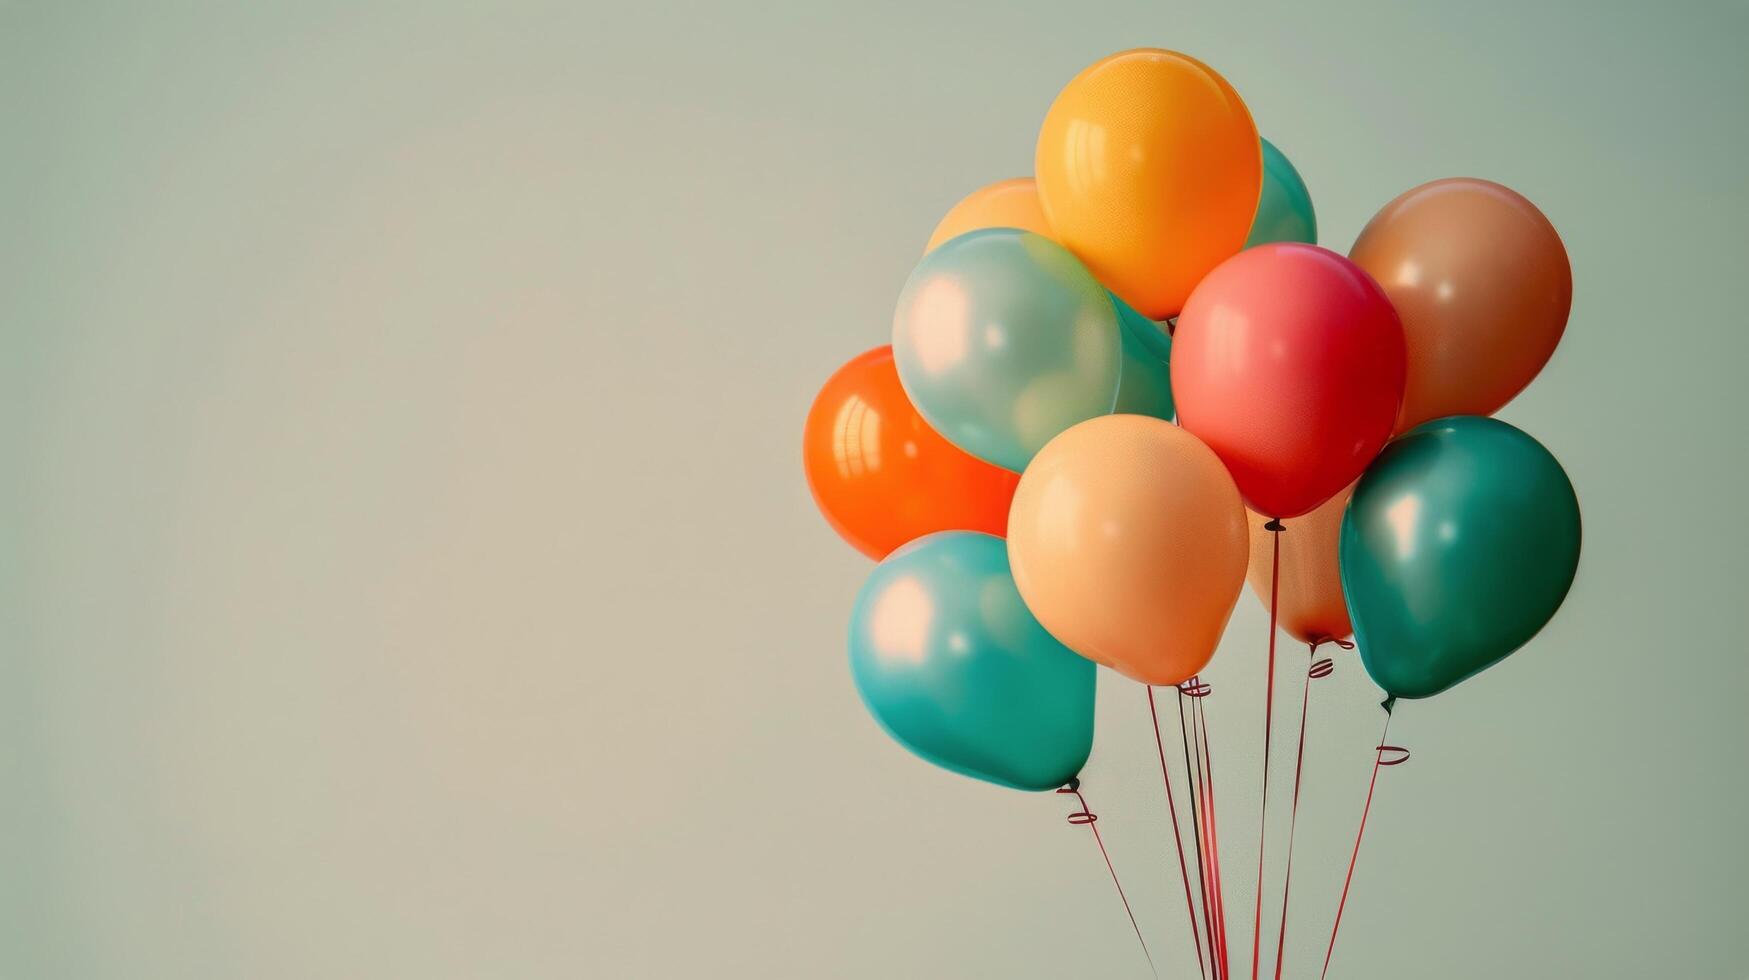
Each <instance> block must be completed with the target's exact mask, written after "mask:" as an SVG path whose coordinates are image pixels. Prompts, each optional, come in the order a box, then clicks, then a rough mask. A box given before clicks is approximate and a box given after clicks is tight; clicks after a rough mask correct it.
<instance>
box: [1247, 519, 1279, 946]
mask: <svg viewBox="0 0 1749 980" xmlns="http://www.w3.org/2000/svg"><path fill="white" fill-rule="evenodd" d="M1263 528H1264V530H1266V531H1268V532H1269V540H1270V559H1269V667H1268V670H1269V675H1268V682H1267V683H1266V684H1265V685H1264V688H1263V690H1264V694H1263V801H1262V802H1261V803H1259V804H1258V806H1257V907H1256V909H1255V910H1254V911H1253V912H1252V914H1251V980H1257V970H1258V967H1259V962H1258V961H1259V959H1260V958H1261V954H1260V952H1259V950H1260V949H1261V948H1262V942H1263V844H1264V841H1266V840H1267V839H1268V837H1269V835H1268V830H1269V736H1270V722H1271V720H1272V717H1273V716H1274V714H1275V617H1276V604H1277V600H1278V599H1279V597H1280V593H1281V532H1282V531H1283V530H1284V528H1283V527H1282V524H1281V519H1280V518H1275V519H1273V520H1271V521H1270V522H1269V523H1268V524H1265V525H1263ZM1277 975H1278V976H1279V975H1280V968H1279V964H1278V966H1277Z"/></svg>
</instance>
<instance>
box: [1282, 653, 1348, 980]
mask: <svg viewBox="0 0 1749 980" xmlns="http://www.w3.org/2000/svg"><path fill="white" fill-rule="evenodd" d="M1319 642H1322V641H1313V643H1312V644H1311V649H1310V651H1309V653H1310V656H1311V657H1312V663H1311V666H1310V667H1308V668H1307V669H1306V679H1305V686H1304V687H1302V688H1301V689H1300V740H1299V743H1300V744H1299V748H1298V749H1297V750H1296V751H1295V753H1294V797H1293V805H1292V807H1291V808H1290V809H1289V811H1288V819H1287V862H1286V863H1287V867H1286V870H1285V871H1283V872H1282V876H1281V929H1280V930H1279V931H1278V932H1276V934H1275V980H1281V961H1282V952H1283V950H1285V949H1286V947H1287V897H1288V890H1289V889H1290V888H1291V887H1292V886H1293V880H1294V830H1295V828H1297V827H1298V826H1299V822H1300V772H1301V770H1302V769H1303V768H1304V766H1305V764H1306V711H1307V708H1308V707H1310V705H1311V701H1312V680H1313V678H1317V677H1329V676H1330V672H1331V671H1332V670H1334V669H1335V666H1336V665H1335V664H1334V663H1333V662H1332V661H1331V660H1330V658H1329V657H1325V658H1324V659H1322V660H1319V659H1317V657H1318V643H1319Z"/></svg>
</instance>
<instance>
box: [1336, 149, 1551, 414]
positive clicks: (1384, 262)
mask: <svg viewBox="0 0 1749 980" xmlns="http://www.w3.org/2000/svg"><path fill="white" fill-rule="evenodd" d="M1349 256H1350V257H1351V258H1353V259H1354V262H1355V264H1356V265H1359V266H1360V267H1361V268H1363V269H1365V270H1366V271H1367V272H1368V273H1369V274H1371V275H1372V277H1373V278H1374V279H1377V280H1378V283H1379V285H1380V286H1383V287H1384V290H1385V294H1386V295H1388V296H1390V298H1391V303H1392V305H1394V306H1396V308H1397V316H1398V317H1399V318H1400V319H1401V320H1402V321H1403V337H1404V340H1406V341H1407V343H1408V351H1409V375H1408V384H1407V386H1406V387H1405V388H1404V391H1403V409H1402V411H1401V413H1400V414H1399V415H1398V416H1397V428H1396V431H1397V432H1399V433H1401V432H1405V431H1407V430H1409V429H1411V428H1413V427H1415V426H1417V425H1420V424H1421V423H1422V422H1425V421H1427V420H1428V419H1436V418H1442V417H1444V416H1447V415H1492V414H1494V413H1495V412H1497V411H1499V410H1500V409H1501V408H1502V407H1503V406H1504V405H1505V404H1506V403H1507V402H1509V401H1511V400H1512V399H1513V397H1514V396H1515V395H1517V394H1518V393H1519V392H1520V391H1523V390H1524V386H1525V385H1527V384H1530V382H1531V379H1532V378H1535V377H1536V376H1537V373H1538V372H1540V371H1541V370H1542V369H1543V365H1544V364H1547V363H1548V360H1549V355H1551V354H1553V353H1554V352H1555V345H1556V344H1558V343H1560V342H1561V334H1562V333H1563V332H1564V331H1565V330H1566V328H1567V313H1568V312H1569V310H1570V309H1571V308H1572V305H1573V268H1572V266H1571V265H1570V264H1569V263H1568V261H1567V249H1566V247H1565V246H1563V245H1562V244H1561V236H1560V235H1559V234H1557V233H1556V232H1555V226H1554V225H1552V224H1550V223H1549V219H1548V218H1547V217H1545V216H1544V215H1543V213H1542V212H1541V211H1539V210H1537V207H1536V205H1534V204H1532V203H1530V202H1529V201H1527V200H1525V199H1524V197H1522V196H1521V195H1519V194H1518V193H1517V192H1515V191H1513V190H1511V189H1510V188H1506V187H1502V186H1500V185H1499V184H1496V183H1493V182H1491V181H1486V180H1477V179H1474V178H1470V177H1454V178H1450V179H1447V180H1436V181H1434V182H1432V183H1430V184H1422V185H1421V186H1420V187H1417V188H1415V189H1414V190H1411V191H1408V192H1407V193H1405V194H1403V195H1402V196H1400V197H1398V198H1397V199H1396V200H1394V201H1392V202H1391V203H1389V204H1387V205H1385V206H1384V209H1383V210H1381V211H1380V212H1379V213H1378V214H1377V215H1375V216H1374V217H1373V219H1372V221H1371V222H1369V223H1368V224H1367V226H1366V228H1365V229H1363V230H1362V231H1361V233H1360V237H1359V238H1358V239H1356V240H1355V242H1354V248H1353V249H1352V250H1351V251H1350V252H1349Z"/></svg>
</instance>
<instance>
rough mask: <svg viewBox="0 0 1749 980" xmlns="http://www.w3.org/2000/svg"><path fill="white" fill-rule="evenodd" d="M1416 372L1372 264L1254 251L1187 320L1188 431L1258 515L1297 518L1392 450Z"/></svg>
mask: <svg viewBox="0 0 1749 980" xmlns="http://www.w3.org/2000/svg"><path fill="white" fill-rule="evenodd" d="M1405 360H1406V358H1405V354H1404V343H1403V326H1402V324H1401V323H1399V322H1398V320H1397V312H1396V310H1395V309H1393V308H1392V307H1391V301H1390V300H1389V299H1388V298H1387V297H1386V296H1385V293H1384V290H1382V289H1380V288H1379V285H1378V283H1376V282H1374V281H1373V280H1372V277H1371V276H1369V275H1367V274H1366V273H1365V272H1364V271H1362V270H1361V268H1360V267H1359V266H1357V265H1355V264H1354V263H1353V262H1350V261H1349V260H1348V259H1346V258H1343V257H1342V256H1340V255H1337V254H1336V253H1335V252H1332V251H1329V250H1328V249H1322V248H1319V247H1317V246H1316V245H1300V244H1297V243H1282V244H1277V245H1263V246H1259V247H1257V248H1252V249H1247V250H1246V251H1243V252H1240V253H1239V254H1238V255H1235V256H1233V257H1232V258H1230V259H1228V260H1226V261H1225V262H1223V263H1221V264H1220V265H1219V266H1216V267H1215V270H1214V271H1213V272H1210V273H1209V274H1208V275H1207V276H1206V277H1204V278H1203V280H1202V282H1200V283H1198V284H1197V287H1196V290H1195V291H1194V292H1192V293H1191V294H1190V299H1189V300H1188V301H1187V302H1186V303H1185V306H1184V312H1183V314H1182V315H1180V316H1179V318H1178V326H1177V329H1176V331H1175V332H1174V334H1173V336H1172V394H1173V397H1174V398H1176V400H1177V402H1178V424H1179V425H1182V426H1184V428H1186V429H1189V430H1190V432H1191V433H1192V434H1193V435H1195V436H1196V437H1197V438H1199V439H1201V440H1202V441H1203V442H1205V443H1207V444H1208V446H1209V448H1210V449H1213V450H1214V451H1215V454H1216V455H1218V456H1220V457H1221V461H1222V462H1224V463H1226V464H1227V470H1228V472H1230V473H1232V474H1233V482H1234V483H1237V484H1238V485H1239V492H1240V493H1241V494H1243V495H1244V497H1245V504H1246V506H1248V507H1250V508H1251V509H1252V510H1254V511H1256V512H1257V513H1259V514H1266V515H1268V516H1270V517H1278V518H1288V517H1297V516H1299V515H1301V514H1305V513H1307V512H1309V511H1311V510H1313V509H1314V508H1316V507H1317V506H1318V505H1319V504H1321V503H1323V502H1324V501H1326V500H1328V499H1330V498H1331V497H1333V496H1335V495H1336V494H1337V492H1339V491H1340V490H1341V489H1342V488H1343V487H1346V486H1347V485H1348V484H1349V483H1351V482H1353V480H1354V479H1355V477H1358V476H1359V475H1360V473H1361V471H1362V470H1364V469H1366V467H1367V464H1368V463H1371V462H1372V459H1373V457H1374V456H1377V455H1378V452H1379V450H1380V449H1382V448H1383V447H1384V444H1385V441H1386V440H1387V439H1389V438H1390V436H1391V428H1392V425H1393V424H1394V423H1395V422H1396V419H1397V409H1398V407H1399V406H1400V405H1401V404H1402V401H1403V377H1404V371H1405V366H1404V365H1405Z"/></svg>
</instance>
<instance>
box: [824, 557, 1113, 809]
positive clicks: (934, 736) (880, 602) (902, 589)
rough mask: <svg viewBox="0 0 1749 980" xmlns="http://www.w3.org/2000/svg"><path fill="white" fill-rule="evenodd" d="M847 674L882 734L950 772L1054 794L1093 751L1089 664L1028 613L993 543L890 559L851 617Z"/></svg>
mask: <svg viewBox="0 0 1749 980" xmlns="http://www.w3.org/2000/svg"><path fill="white" fill-rule="evenodd" d="M850 669H851V674H852V676H853V677H854V678H855V681H856V688H857V691H858V692H860V693H861V695H862V700H863V703H864V704H866V705H867V706H868V709H869V711H870V713H872V714H873V715H874V717H875V719H876V720H877V721H879V722H880V724H881V726H882V727H883V728H885V729H886V731H887V733H888V734H890V735H892V736H893V738H894V739H896V740H898V742H899V743H900V744H901V745H904V746H905V747H906V748H908V749H910V750H911V751H912V752H915V753H916V754H917V755H919V756H921V757H923V758H924V759H927V760H928V761H930V762H933V763H935V764H936V765H938V766H942V767H944V768H946V769H951V770H953V771H954V772H958V773H963V774H965V775H968V776H975V777H977V778H979V779H985V780H988V781H990V782H993V783H997V784H1000V785H1003V786H1010V787H1013V788H1015V789H1025V790H1046V789H1053V788H1055V787H1057V786H1061V785H1063V784H1064V783H1066V782H1068V781H1069V780H1070V779H1072V778H1074V776H1075V774H1076V773H1078V772H1080V771H1081V767H1082V766H1083V765H1084V764H1086V762H1087V755H1088V753H1089V752H1091V751H1092V748H1093V700H1094V683H1095V680H1094V674H1095V671H1094V667H1093V664H1091V663H1089V662H1088V661H1086V660H1083V659H1081V658H1080V657H1077V656H1076V655H1075V654H1074V653H1072V652H1070V651H1069V650H1068V649H1067V648H1065V647H1064V646H1063V645H1062V644H1061V643H1058V642H1057V641H1056V640H1055V639H1053V638H1052V637H1051V635H1050V634H1049V633H1047V632H1045V629H1044V627H1042V626H1040V625H1039V623H1038V621H1037V620H1036V619H1034V618H1033V616H1032V614H1031V613H1030V612H1028V611H1027V608H1026V606H1025V604H1024V603H1022V602H1021V600H1020V593H1019V592H1017V591H1016V590H1015V587H1014V579H1013V578H1012V577H1011V576H1010V575H1009V572H1008V553H1007V549H1006V547H1005V546H1004V545H1003V542H1002V539H1001V538H996V537H992V536H990V535H987V534H974V533H968V532H959V531H948V532H943V533H941V534H933V535H930V536H928V537H925V538H922V539H920V540H918V541H914V542H912V543H911V544H909V545H907V546H905V547H904V548H901V549H899V550H898V551H896V552H894V553H893V554H891V555H889V556H888V557H887V559H886V560H885V561H883V562H881V564H880V565H879V566H878V567H876V568H875V570H874V572H873V573H872V574H870V575H869V578H868V582H867V583H866V584H865V585H864V586H863V587H862V592H861V594H860V595H859V596H858V597H857V600H856V607H855V610H854V611H853V612H852V614H851V620H850Z"/></svg>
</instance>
